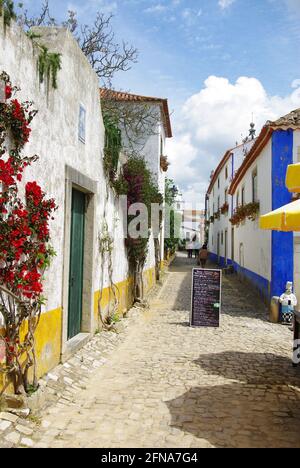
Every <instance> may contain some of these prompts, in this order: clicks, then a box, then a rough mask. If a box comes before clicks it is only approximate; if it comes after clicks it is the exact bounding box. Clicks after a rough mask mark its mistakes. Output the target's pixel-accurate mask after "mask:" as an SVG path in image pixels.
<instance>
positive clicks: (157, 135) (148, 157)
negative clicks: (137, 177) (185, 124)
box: [100, 89, 172, 267]
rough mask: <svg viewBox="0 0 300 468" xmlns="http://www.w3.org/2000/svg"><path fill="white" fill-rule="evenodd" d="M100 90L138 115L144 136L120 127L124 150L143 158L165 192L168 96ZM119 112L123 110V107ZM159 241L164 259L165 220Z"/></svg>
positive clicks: (169, 129)
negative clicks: (166, 97) (133, 133)
mask: <svg viewBox="0 0 300 468" xmlns="http://www.w3.org/2000/svg"><path fill="white" fill-rule="evenodd" d="M100 94H101V98H102V99H106V100H109V101H113V102H114V103H116V105H119V106H122V109H126V107H128V108H129V115H130V114H131V115H132V116H137V117H140V118H141V128H142V127H143V126H144V127H145V136H142V137H141V136H139V135H138V136H136V135H131V137H130V136H129V137H128V133H132V132H133V129H132V128H130V127H129V128H126V129H124V128H121V133H122V145H123V151H124V152H125V154H126V153H128V154H129V155H130V154H131V153H132V152H133V153H134V154H137V155H139V156H141V157H143V158H144V159H145V161H146V162H147V166H148V168H149V169H150V171H151V173H152V176H153V180H154V182H155V183H156V184H157V186H158V188H159V191H160V192H161V194H162V195H163V196H164V195H165V180H166V172H167V170H168V161H167V156H166V139H167V138H172V127H171V120H170V113H169V106H168V100H167V99H162V98H157V97H149V96H140V95H137V94H131V93H125V92H117V91H111V90H107V89H101V92H100ZM125 106H126V107H125ZM130 108H131V109H132V110H130ZM122 113H124V114H126V111H124V112H122ZM142 119H144V122H142ZM149 127H151V128H149ZM150 243H151V244H153V238H151V239H150ZM159 244H160V247H159V252H157V253H156V257H157V261H159V262H162V261H163V259H164V222H163V226H162V229H161V233H160V238H159ZM157 267H158V265H157Z"/></svg>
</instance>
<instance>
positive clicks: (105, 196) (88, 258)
mask: <svg viewBox="0 0 300 468" xmlns="http://www.w3.org/2000/svg"><path fill="white" fill-rule="evenodd" d="M39 34H40V35H41V39H39V40H40V41H41V42H42V43H43V44H45V45H46V46H47V47H48V48H49V51H51V52H57V53H60V54H61V63H62V69H61V70H60V71H59V72H58V75H57V84H58V87H57V89H56V90H54V89H52V87H51V85H50V86H49V88H47V84H46V83H44V84H40V83H39V77H38V70H37V60H38V50H37V48H36V47H34V46H33V44H32V41H31V40H30V39H29V38H28V37H27V36H26V35H25V34H24V32H23V31H22V30H21V29H20V28H19V27H18V26H17V25H16V24H14V23H12V25H11V26H10V27H9V28H6V31H4V27H3V22H2V18H1V19H0V50H1V55H0V71H5V72H7V73H8V74H9V76H10V79H11V81H12V83H13V85H17V86H19V87H20V88H21V92H20V93H19V94H18V96H17V97H18V99H19V100H20V101H22V100H23V101H25V100H32V101H34V108H36V109H37V110H38V114H37V116H36V117H35V118H34V120H33V122H32V124H31V127H32V134H31V138H30V142H29V143H28V144H27V145H26V147H25V152H26V154H28V155H33V154H37V155H39V160H38V162H36V163H34V164H33V165H32V167H30V168H28V169H26V171H25V177H24V184H25V183H26V182H27V181H32V180H36V181H37V182H38V183H39V184H40V185H41V186H42V189H43V190H44V191H45V192H46V193H47V196H49V198H50V197H53V198H54V199H55V201H56V204H57V206H58V210H57V211H56V213H55V219H54V221H51V226H50V230H51V231H50V232H51V243H52V245H53V247H54V250H55V252H56V257H55V258H54V260H53V263H52V265H51V267H50V269H49V270H48V271H47V272H46V275H45V296H46V297H47V305H46V306H45V307H44V311H43V312H44V315H45V316H46V315H47V314H49V313H50V312H51V311H58V312H57V313H56V317H59V313H61V324H59V323H58V324H57V325H55V326H56V327H57V330H55V331H53V333H52V335H53V336H49V339H48V341H47V343H45V346H44V348H43V349H42V350H41V356H42V358H41V359H43V362H44V367H43V369H45V370H46V369H49V368H51V367H53V365H54V364H56V363H57V360H58V359H59V358H60V354H62V355H67V354H68V353H69V352H70V351H71V347H70V346H69V342H70V341H72V340H69V339H68V313H69V312H68V306H69V303H68V301H69V269H70V236H71V209H72V193H73V192H72V190H74V189H76V190H77V191H80V192H81V193H83V194H84V197H85V204H86V208H85V240H84V265H83V270H84V271H83V309H82V325H81V334H82V339H87V338H88V337H89V336H90V335H91V334H92V333H93V332H94V330H95V329H96V328H97V327H98V323H97V311H96V307H97V299H96V298H97V294H98V293H99V291H100V290H103V289H105V288H109V286H110V280H109V274H108V269H107V262H105V260H104V261H103V260H102V261H101V258H100V253H99V237H101V235H102V231H103V223H104V220H105V221H106V222H107V225H108V229H109V232H110V235H111V236H112V238H113V239H114V249H113V252H112V259H113V281H114V283H116V284H118V285H120V290H121V289H122V288H123V289H124V291H125V289H126V287H127V283H128V281H129V269H128V261H127V255H126V250H125V243H124V237H125V236H124V230H123V213H122V210H121V208H120V206H119V200H118V199H117V198H116V197H115V195H114V193H113V192H112V190H110V189H109V188H107V186H108V184H107V180H106V178H105V175H104V170H103V147H104V135H105V133H104V125H103V120H102V115H101V103H100V94H99V81H98V77H97V75H96V74H95V72H94V71H93V70H92V68H91V66H90V64H89V62H88V60H87V59H86V57H85V56H84V54H83V53H82V51H81V50H80V48H79V46H78V44H77V42H76V40H75V39H74V38H73V36H72V35H71V34H70V33H69V32H68V31H67V30H66V29H57V28H51V29H49V28H40V29H39ZM81 108H83V109H84V111H85V116H86V117H85V119H86V120H85V139H84V141H82V139H80V138H79V136H80V135H79V116H80V109H81ZM157 139H158V138H157ZM153 145H154V143H153V144H152V146H153ZM158 152H159V149H158V146H157V158H156V159H155V164H156V162H157V161H158V160H159V157H158ZM152 156H153V153H152ZM149 160H151V154H149ZM155 167H156V166H155ZM159 183H160V186H161V187H162V186H163V185H162V184H163V182H162V180H160V181H159ZM154 267H155V252H154V242H153V239H151V240H150V244H149V252H148V258H147V263H146V267H145V271H146V273H147V271H150V270H151V269H154ZM152 276H153V277H155V275H154V273H153V275H151V272H150V273H149V275H148V276H147V278H148V280H149V281H148V283H149V284H147V286H151V285H152ZM147 278H146V281H147ZM128 284H129V283H128ZM123 289H122V291H123ZM124 291H123V292H124ZM124 294H125V293H124ZM106 296H107V300H109V295H108V293H107V294H106ZM106 296H105V297H106ZM123 302H124V301H123ZM122 304H123V303H122ZM49 320H51V317H50V319H49ZM53 325H54V323H53ZM49 333H50V332H49ZM50 334H51V333H50ZM54 335H55V336H54ZM83 335H84V336H83ZM51 340H52V341H51ZM53 341H55V344H54V343H53ZM77 341H78V340H77ZM41 346H42V345H41ZM58 347H60V349H57V348H58ZM40 373H41V374H42V370H41V371H40Z"/></svg>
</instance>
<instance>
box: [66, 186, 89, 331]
mask: <svg viewBox="0 0 300 468" xmlns="http://www.w3.org/2000/svg"><path fill="white" fill-rule="evenodd" d="M84 225H85V195H84V193H82V192H79V191H78V190H75V189H73V190H72V216H71V245H70V276H69V315H68V339H71V338H73V337H74V336H76V335H78V334H79V333H80V332H81V321H82V289H83V258H84Z"/></svg>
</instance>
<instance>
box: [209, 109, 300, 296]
mask: <svg viewBox="0 0 300 468" xmlns="http://www.w3.org/2000/svg"><path fill="white" fill-rule="evenodd" d="M247 150H248V153H247V154H246V156H245V157H243V154H242V152H241V148H239V147H238V148H235V149H234V150H230V151H228V152H227V153H226V154H225V156H224V158H223V159H222V161H221V163H220V164H219V166H218V168H217V170H216V171H215V173H214V176H213V178H212V180H211V183H210V187H209V190H208V193H207V220H210V221H211V223H210V229H209V250H210V252H211V256H212V258H213V259H214V260H216V261H217V262H218V263H219V264H220V265H222V266H223V265H226V264H227V265H233V267H234V269H235V270H236V271H237V273H238V274H239V275H240V276H241V277H243V278H244V279H245V280H247V281H249V282H250V283H252V284H253V285H254V286H255V287H256V288H257V289H258V290H259V291H260V292H261V295H262V296H263V297H264V298H265V299H266V300H270V298H271V297H272V296H279V295H280V294H282V292H283V291H284V290H285V285H286V282H287V281H294V282H295V287H296V293H297V295H298V299H299V300H300V290H299V284H300V281H299V280H300V277H299V276H300V275H299V270H300V269H299V266H298V265H299V264H300V263H299V262H300V256H299V255H300V249H299V246H300V238H299V235H298V234H293V233H282V232H271V231H262V230H260V229H259V223H258V220H259V216H260V215H264V214H266V213H268V212H270V211H272V210H275V209H277V208H279V207H281V206H283V205H285V204H287V203H289V202H290V201H291V199H292V195H291V194H290V193H289V192H288V190H287V189H286V187H285V177H286V170H287V166H288V165H289V164H292V163H293V162H299V159H300V110H299V109H298V110H296V111H293V112H291V113H290V114H288V115H287V116H284V117H282V118H280V119H279V120H277V121H275V122H267V123H266V125H265V126H264V127H263V129H262V131H261V133H260V135H259V136H258V138H257V139H256V140H255V141H250V143H247ZM230 171H232V176H233V177H232V178H230V177H229V174H230ZM226 200H227V203H228V213H226V211H225V208H224V206H223V205H224V202H225V201H226ZM222 208H223V210H222ZM219 210H222V211H223V213H224V214H216V215H215V219H214V221H213V220H212V216H213V214H214V213H217V212H218V211H219ZM218 218H219V219H218ZM212 221H213V222H212Z"/></svg>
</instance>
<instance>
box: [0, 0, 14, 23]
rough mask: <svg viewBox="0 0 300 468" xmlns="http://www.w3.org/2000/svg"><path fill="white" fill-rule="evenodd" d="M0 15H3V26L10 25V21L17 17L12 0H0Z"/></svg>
mask: <svg viewBox="0 0 300 468" xmlns="http://www.w3.org/2000/svg"><path fill="white" fill-rule="evenodd" d="M0 17H3V21H4V26H10V23H11V21H12V20H15V19H16V18H17V15H16V13H15V5H14V2H13V0H0Z"/></svg>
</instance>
